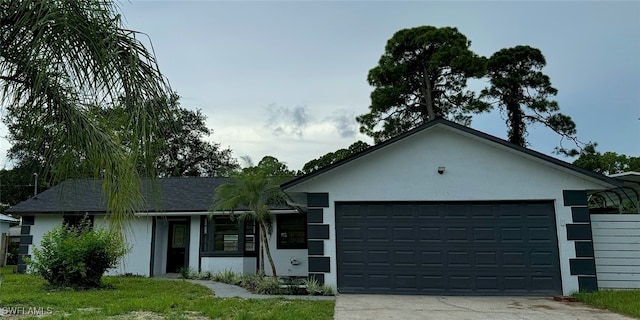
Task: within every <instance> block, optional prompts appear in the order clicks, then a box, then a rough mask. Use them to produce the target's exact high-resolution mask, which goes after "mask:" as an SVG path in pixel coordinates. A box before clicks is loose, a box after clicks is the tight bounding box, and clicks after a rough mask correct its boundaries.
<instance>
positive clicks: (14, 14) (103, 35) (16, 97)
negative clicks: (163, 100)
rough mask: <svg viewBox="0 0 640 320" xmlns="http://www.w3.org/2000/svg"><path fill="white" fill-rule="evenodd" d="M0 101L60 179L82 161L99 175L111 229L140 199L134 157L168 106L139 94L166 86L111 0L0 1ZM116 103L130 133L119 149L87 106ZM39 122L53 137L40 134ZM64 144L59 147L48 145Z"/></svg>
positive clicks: (149, 141) (146, 151) (153, 94)
mask: <svg viewBox="0 0 640 320" xmlns="http://www.w3.org/2000/svg"><path fill="white" fill-rule="evenodd" d="M0 26H2V28H0V100H2V101H3V106H4V107H5V111H7V113H8V114H11V115H12V118H11V119H10V120H8V121H11V122H12V123H9V124H8V126H11V125H13V124H16V125H21V124H23V125H24V128H23V129H24V130H26V131H25V132H24V134H25V136H26V137H28V138H29V140H30V141H31V143H33V145H46V146H50V147H51V148H49V149H48V150H50V152H45V153H43V154H41V155H40V157H42V159H43V160H44V161H45V162H46V163H48V164H51V166H50V167H49V166H47V168H46V170H48V171H49V172H50V173H51V174H52V176H53V177H56V178H55V180H57V181H62V180H65V179H66V178H67V177H69V176H72V175H73V174H74V172H75V169H76V168H74V166H73V164H74V163H76V161H77V159H78V158H82V159H85V161H86V164H87V166H86V168H85V169H86V170H87V171H89V172H91V173H92V174H93V175H94V176H96V177H98V176H102V177H103V178H104V184H103V189H104V192H105V195H106V197H107V198H108V200H107V206H108V208H109V211H110V212H111V213H112V218H113V219H114V223H113V224H112V225H113V226H114V227H120V226H121V222H122V221H124V220H126V218H128V217H130V216H131V215H132V214H133V213H134V212H135V211H136V210H135V209H136V206H137V204H139V203H140V201H141V197H140V194H139V188H138V182H137V175H138V172H137V169H138V168H136V164H137V163H148V161H144V160H142V161H141V160H140V158H145V157H149V156H151V155H152V152H151V151H152V148H153V142H154V138H155V133H156V132H158V130H159V128H158V126H157V125H158V121H157V119H158V117H159V116H160V115H162V114H163V113H165V112H166V111H167V106H166V105H164V106H163V105H160V104H157V105H153V106H147V105H145V104H144V103H143V102H144V101H149V100H153V99H155V98H159V97H165V96H167V95H168V94H169V93H170V92H171V90H170V88H169V86H168V84H167V82H166V81H165V79H164V77H163V75H162V74H161V73H160V72H159V70H158V66H157V64H156V60H155V57H154V56H153V54H152V53H151V52H149V51H148V50H147V49H146V48H145V46H144V44H143V43H142V42H140V40H138V38H137V37H136V36H139V35H140V34H139V33H137V32H135V31H132V30H129V29H127V28H124V27H123V25H122V19H121V16H120V15H119V14H118V12H117V7H116V5H115V4H114V3H113V2H112V1H102V0H78V1H46V0H36V1H19V0H8V1H2V2H0ZM117 100H120V102H118V103H123V104H125V105H127V106H129V107H130V110H132V111H134V112H130V113H128V118H127V121H126V122H124V124H125V125H126V126H127V128H128V129H129V130H130V131H131V132H132V137H134V139H131V144H132V148H131V150H141V152H136V153H134V154H132V153H128V152H125V150H123V148H122V147H121V140H119V139H118V137H117V136H116V135H115V134H113V131H112V128H109V127H107V126H105V125H104V123H101V122H100V121H98V120H97V119H95V117H93V116H92V113H91V112H90V111H89V110H90V109H91V108H92V107H94V106H98V107H100V108H108V107H110V106H112V105H114V104H116V102H117ZM45 130H49V131H48V132H49V133H51V135H50V136H49V135H47V134H46V133H45ZM60 150H67V151H65V152H64V153H55V152H57V151H60Z"/></svg>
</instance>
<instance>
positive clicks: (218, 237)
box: [213, 217, 239, 252]
mask: <svg viewBox="0 0 640 320" xmlns="http://www.w3.org/2000/svg"><path fill="white" fill-rule="evenodd" d="M214 226H215V228H214V231H213V235H214V236H213V239H214V241H213V251H223V252H237V251H238V233H239V232H238V231H239V230H238V223H237V222H236V221H231V219H230V218H226V217H225V218H223V217H216V218H214Z"/></svg>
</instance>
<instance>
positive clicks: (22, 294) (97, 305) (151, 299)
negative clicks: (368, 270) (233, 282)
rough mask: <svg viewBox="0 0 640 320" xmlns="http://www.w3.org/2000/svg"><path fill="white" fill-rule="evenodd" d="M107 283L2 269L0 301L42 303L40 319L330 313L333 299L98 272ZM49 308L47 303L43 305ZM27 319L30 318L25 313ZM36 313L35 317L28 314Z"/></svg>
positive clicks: (14, 304) (262, 316) (278, 316)
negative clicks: (57, 281) (55, 286)
mask: <svg viewBox="0 0 640 320" xmlns="http://www.w3.org/2000/svg"><path fill="white" fill-rule="evenodd" d="M103 281H104V284H105V285H106V286H108V287H109V288H113V289H98V290H86V291H74V290H57V291H51V290H47V289H46V288H45V287H44V283H45V282H44V280H42V279H41V278H39V277H36V276H33V275H28V274H11V273H10V272H7V271H6V269H5V281H4V283H3V285H2V288H1V290H2V304H3V305H4V306H12V307H25V308H29V307H44V308H45V310H51V312H52V313H53V314H52V316H50V317H45V318H46V319H49V318H51V319H68V320H84V319H112V320H113V319H283V320H287V319H291V320H294V319H296V320H297V319H318V320H319V319H327V320H328V319H333V312H334V304H335V302H334V301H307V300H303V299H287V300H284V299H281V298H274V299H239V298H228V299H221V298H217V297H215V296H214V295H213V294H212V292H211V290H209V289H207V288H205V287H203V286H201V285H198V284H194V283H190V282H188V281H183V280H159V279H153V278H132V277H104V280H103ZM46 308H50V309H46ZM28 319H31V318H28ZM33 319H36V317H33Z"/></svg>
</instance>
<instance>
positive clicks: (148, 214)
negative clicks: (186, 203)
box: [135, 209, 298, 217]
mask: <svg viewBox="0 0 640 320" xmlns="http://www.w3.org/2000/svg"><path fill="white" fill-rule="evenodd" d="M247 212H250V211H247V210H242V211H240V210H236V211H234V212H233V213H234V214H243V213H247ZM297 212H298V211H296V210H294V209H279V210H271V213H273V214H283V213H297ZM230 213H231V211H213V212H212V211H194V212H138V213H136V214H135V215H136V216H139V217H155V216H166V217H180V216H207V215H214V216H220V215H227V214H230Z"/></svg>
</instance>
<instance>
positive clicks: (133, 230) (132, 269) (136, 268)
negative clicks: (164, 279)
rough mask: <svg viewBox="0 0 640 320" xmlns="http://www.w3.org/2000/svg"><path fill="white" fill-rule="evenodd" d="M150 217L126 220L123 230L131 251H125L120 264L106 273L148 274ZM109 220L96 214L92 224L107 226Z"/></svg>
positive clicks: (149, 261)
mask: <svg viewBox="0 0 640 320" xmlns="http://www.w3.org/2000/svg"><path fill="white" fill-rule="evenodd" d="M151 219H152V217H136V218H134V219H131V220H130V221H129V222H128V227H127V229H126V230H125V235H126V239H127V242H128V243H129V245H130V246H131V251H130V252H129V253H127V254H126V255H125V256H124V258H123V259H122V261H121V262H120V264H119V265H118V266H117V267H115V268H112V269H109V270H108V271H107V275H117V274H126V273H130V274H135V275H141V276H147V277H148V276H149V275H150V274H149V266H150V263H151V227H152V224H151V223H152V220H151ZM109 223H110V221H109V218H105V216H96V217H95V219H94V225H95V226H96V227H104V228H106V227H108V225H109Z"/></svg>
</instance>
